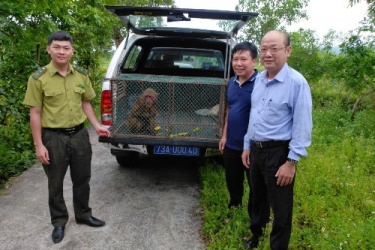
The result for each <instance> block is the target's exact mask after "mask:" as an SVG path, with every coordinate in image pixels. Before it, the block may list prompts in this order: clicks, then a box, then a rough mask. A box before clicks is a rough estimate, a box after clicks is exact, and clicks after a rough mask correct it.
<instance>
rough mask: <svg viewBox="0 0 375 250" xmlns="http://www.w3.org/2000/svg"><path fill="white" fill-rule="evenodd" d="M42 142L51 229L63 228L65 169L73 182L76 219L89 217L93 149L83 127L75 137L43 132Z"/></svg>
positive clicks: (66, 219) (65, 218) (66, 216)
mask: <svg viewBox="0 0 375 250" xmlns="http://www.w3.org/2000/svg"><path fill="white" fill-rule="evenodd" d="M42 140H43V144H44V146H45V147H46V148H47V150H48V153H49V158H50V164H49V165H43V168H44V171H45V173H46V175H47V177H48V204H49V210H50V214H51V222H52V225H53V226H54V227H58V226H65V224H66V223H67V222H68V219H69V215H68V210H67V208H66V205H65V201H64V196H63V183H64V178H65V174H66V171H67V169H68V166H69V167H70V177H71V180H72V183H73V206H74V214H75V218H76V219H85V218H87V217H89V216H91V215H92V214H91V208H90V207H89V197H90V184H89V182H90V178H91V156H92V149H91V144H90V140H89V134H88V132H87V130H86V128H83V129H81V130H80V131H78V132H77V133H75V134H74V135H66V134H64V133H60V132H53V131H48V130H46V129H42Z"/></svg>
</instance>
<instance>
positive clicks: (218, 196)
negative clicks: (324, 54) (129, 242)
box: [200, 108, 375, 250]
mask: <svg viewBox="0 0 375 250" xmlns="http://www.w3.org/2000/svg"><path fill="white" fill-rule="evenodd" d="M313 119H314V129H313V142H312V145H311V147H310V148H309V149H308V152H309V156H308V157H307V158H305V159H302V160H301V161H300V163H299V164H298V170H297V175H296V184H295V189H294V190H295V196H294V197H295V204H294V215H293V229H292V236H291V240H290V244H289V247H290V249H296V250H297V249H298V250H299V249H323V250H325V249H327V250H329V249H373V247H374V246H375V237H374V235H375V178H374V175H375V135H374V132H373V131H375V111H374V110H364V111H361V112H359V113H358V114H357V116H356V117H355V119H354V120H350V119H349V115H348V113H347V112H345V111H343V110H340V109H338V108H321V109H317V110H314V113H313ZM201 178H202V191H201V199H200V200H201V204H202V206H203V210H204V211H203V221H204V223H203V233H204V236H205V238H206V243H207V249H243V246H242V242H243V239H244V238H245V237H249V236H250V231H249V223H250V222H249V217H248V215H247V208H246V206H247V203H246V202H247V201H246V198H244V205H243V207H241V208H238V209H233V210H228V209H227V208H226V205H227V203H228V192H227V190H226V184H225V179H224V171H223V168H222V167H221V166H218V165H213V164H208V165H206V166H204V167H202V168H201ZM245 186H247V184H246V185H245ZM247 192H248V190H247ZM245 197H247V194H246V195H245ZM269 232H270V226H269V227H267V229H266V234H265V240H264V241H262V242H261V243H260V245H259V247H258V249H269Z"/></svg>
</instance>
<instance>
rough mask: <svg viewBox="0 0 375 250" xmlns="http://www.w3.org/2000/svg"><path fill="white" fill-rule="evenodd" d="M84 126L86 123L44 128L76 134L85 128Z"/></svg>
mask: <svg viewBox="0 0 375 250" xmlns="http://www.w3.org/2000/svg"><path fill="white" fill-rule="evenodd" d="M84 127H85V124H84V123H81V124H79V125H77V126H75V127H72V128H43V129H45V130H48V131H52V132H56V133H61V134H65V135H74V134H75V133H77V132H78V131H80V130H81V129H83V128H84Z"/></svg>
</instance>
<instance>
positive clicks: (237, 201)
mask: <svg viewBox="0 0 375 250" xmlns="http://www.w3.org/2000/svg"><path fill="white" fill-rule="evenodd" d="M241 155H242V151H237V150H233V149H230V148H227V147H225V148H224V152H223V165H224V168H225V180H226V183H227V188H228V192H229V197H230V201H229V204H228V207H231V206H239V205H241V204H242V197H243V193H244V175H245V173H246V177H247V182H248V183H250V181H249V171H248V169H247V168H246V167H245V166H244V165H243V164H242V160H241ZM249 187H250V184H249ZM251 204H252V202H251V190H250V195H249V202H248V212H249V216H250V214H251V212H250V211H251V207H252V205H251Z"/></svg>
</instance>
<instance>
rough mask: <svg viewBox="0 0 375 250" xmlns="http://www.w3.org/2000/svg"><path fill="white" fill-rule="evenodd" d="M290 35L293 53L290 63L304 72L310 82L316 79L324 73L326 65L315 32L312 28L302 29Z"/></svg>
mask: <svg viewBox="0 0 375 250" xmlns="http://www.w3.org/2000/svg"><path fill="white" fill-rule="evenodd" d="M289 35H290V40H291V46H292V54H291V56H290V58H289V59H288V64H289V65H290V66H291V67H293V68H294V69H296V70H298V71H299V72H302V73H303V75H304V77H305V78H306V79H307V80H308V81H309V82H310V81H316V80H317V79H319V78H320V77H321V75H322V74H323V73H324V67H323V63H322V61H321V53H319V43H318V39H317V38H316V37H315V33H314V32H313V31H311V30H303V29H300V30H299V31H297V32H292V33H290V34H289Z"/></svg>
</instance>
